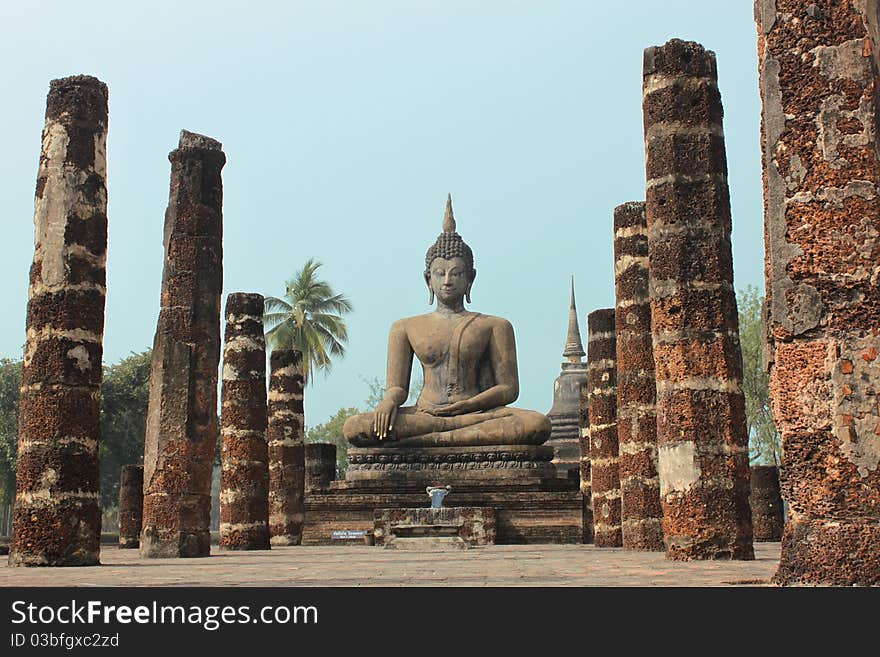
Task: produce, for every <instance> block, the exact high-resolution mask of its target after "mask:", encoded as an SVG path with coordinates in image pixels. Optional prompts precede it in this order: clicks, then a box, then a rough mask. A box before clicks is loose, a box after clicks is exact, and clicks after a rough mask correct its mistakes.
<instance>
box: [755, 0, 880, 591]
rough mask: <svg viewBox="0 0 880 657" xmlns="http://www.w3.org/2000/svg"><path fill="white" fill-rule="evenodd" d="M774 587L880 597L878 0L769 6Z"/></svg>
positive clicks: (766, 147)
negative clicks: (778, 453)
mask: <svg viewBox="0 0 880 657" xmlns="http://www.w3.org/2000/svg"><path fill="white" fill-rule="evenodd" d="M755 15H756V17H757V19H758V54H759V60H760V61H759V68H760V72H761V85H760V86H761V97H762V100H763V114H762V127H761V132H762V140H763V151H764V152H763V163H764V234H765V239H764V244H765V249H766V266H765V275H766V289H767V305H768V310H769V312H768V315H769V316H768V317H767V324H768V329H769V331H768V332H769V335H770V339H771V341H772V349H771V353H770V354H769V361H770V363H769V364H770V365H771V369H770V397H771V408H772V410H773V418H774V420H775V422H776V426H777V428H778V429H779V431H780V433H781V434H782V451H783V457H782V496H783V497H784V498H785V500H786V501H787V502H788V504H789V509H788V510H789V514H788V518H787V522H786V527H785V533H784V535H783V538H782V556H781V559H780V563H779V570H778V571H777V573H776V581H777V582H779V583H782V584H793V583H802V584H830V585H854V584H855V585H878V584H880V408H878V403H877V400H878V397H877V392H878V390H880V359H878V355H880V269H878V263H880V189H878V185H880V157H878V150H877V148H878V144H877V126H878V122H880V116H878V105H877V94H878V89H877V80H878V77H877V76H878V73H880V67H878V57H880V29H878V24H877V18H878V3H877V1H876V0H860V1H858V2H856V1H854V0H834V1H831V0H816V1H815V2H811V3H802V2H793V1H792V0H774V1H768V0H758V2H756V11H755Z"/></svg>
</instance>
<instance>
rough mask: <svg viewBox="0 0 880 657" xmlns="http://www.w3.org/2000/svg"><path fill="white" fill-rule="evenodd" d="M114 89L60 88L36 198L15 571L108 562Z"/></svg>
mask: <svg viewBox="0 0 880 657" xmlns="http://www.w3.org/2000/svg"><path fill="white" fill-rule="evenodd" d="M106 142H107V86H106V85H105V84H104V83H103V82H101V81H100V80H98V79H96V78H93V77H89V76H85V75H78V76H74V77H69V78H63V79H61V80H53V81H52V82H51V84H50V87H49V95H48V97H47V99H46V123H45V127H44V128H43V146H42V150H41V153H40V168H39V171H38V173H37V191H36V196H35V199H34V233H35V236H34V237H35V239H34V243H35V249H34V260H33V265H32V266H31V271H30V285H29V287H28V306H27V342H26V345H25V354H24V368H23V370H22V380H21V398H20V401H19V404H20V405H19V433H18V473H17V476H16V496H15V504H14V510H13V516H12V518H13V520H12V525H13V530H12V541H11V544H10V550H9V564H10V565H12V566H91V565H95V564H97V563H98V552H99V544H100V539H101V499H100V493H99V485H100V481H99V477H98V447H99V443H100V439H101V434H100V422H99V411H100V401H99V399H100V390H101V378H102V371H101V357H102V355H103V338H104V295H105V291H106V290H105V271H106V270H105V265H106V258H107V187H106V176H107V163H106V152H107V151H106Z"/></svg>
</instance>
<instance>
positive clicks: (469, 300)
mask: <svg viewBox="0 0 880 657" xmlns="http://www.w3.org/2000/svg"><path fill="white" fill-rule="evenodd" d="M464 298H465V299H466V300H467V302H468V303H470V302H471V286H470V285H468V286H467V289H466V290H465V291H464Z"/></svg>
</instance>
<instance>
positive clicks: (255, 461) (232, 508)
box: [220, 292, 269, 550]
mask: <svg viewBox="0 0 880 657" xmlns="http://www.w3.org/2000/svg"><path fill="white" fill-rule="evenodd" d="M224 339H225V341H224V347H223V386H222V388H221V393H220V394H221V410H220V435H221V437H222V440H223V447H222V450H221V454H220V463H221V472H220V547H221V548H223V549H226V550H268V549H269V448H268V445H267V443H266V423H267V406H266V339H265V337H264V335H263V295H261V294H245V293H242V292H236V293H233V294H230V295H229V296H228V297H226V332H225V335H224Z"/></svg>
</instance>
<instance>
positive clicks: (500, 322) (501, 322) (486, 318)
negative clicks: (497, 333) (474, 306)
mask: <svg viewBox="0 0 880 657" xmlns="http://www.w3.org/2000/svg"><path fill="white" fill-rule="evenodd" d="M476 321H478V322H480V323H482V324H483V325H484V326H490V327H492V328H498V329H504V330H508V329H509V330H511V331H512V330H513V325H512V324H511V323H510V321H509V320H507V319H505V318H504V317H498V316H496V315H484V314H483V313H479V316H478V317H477V320H476Z"/></svg>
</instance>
